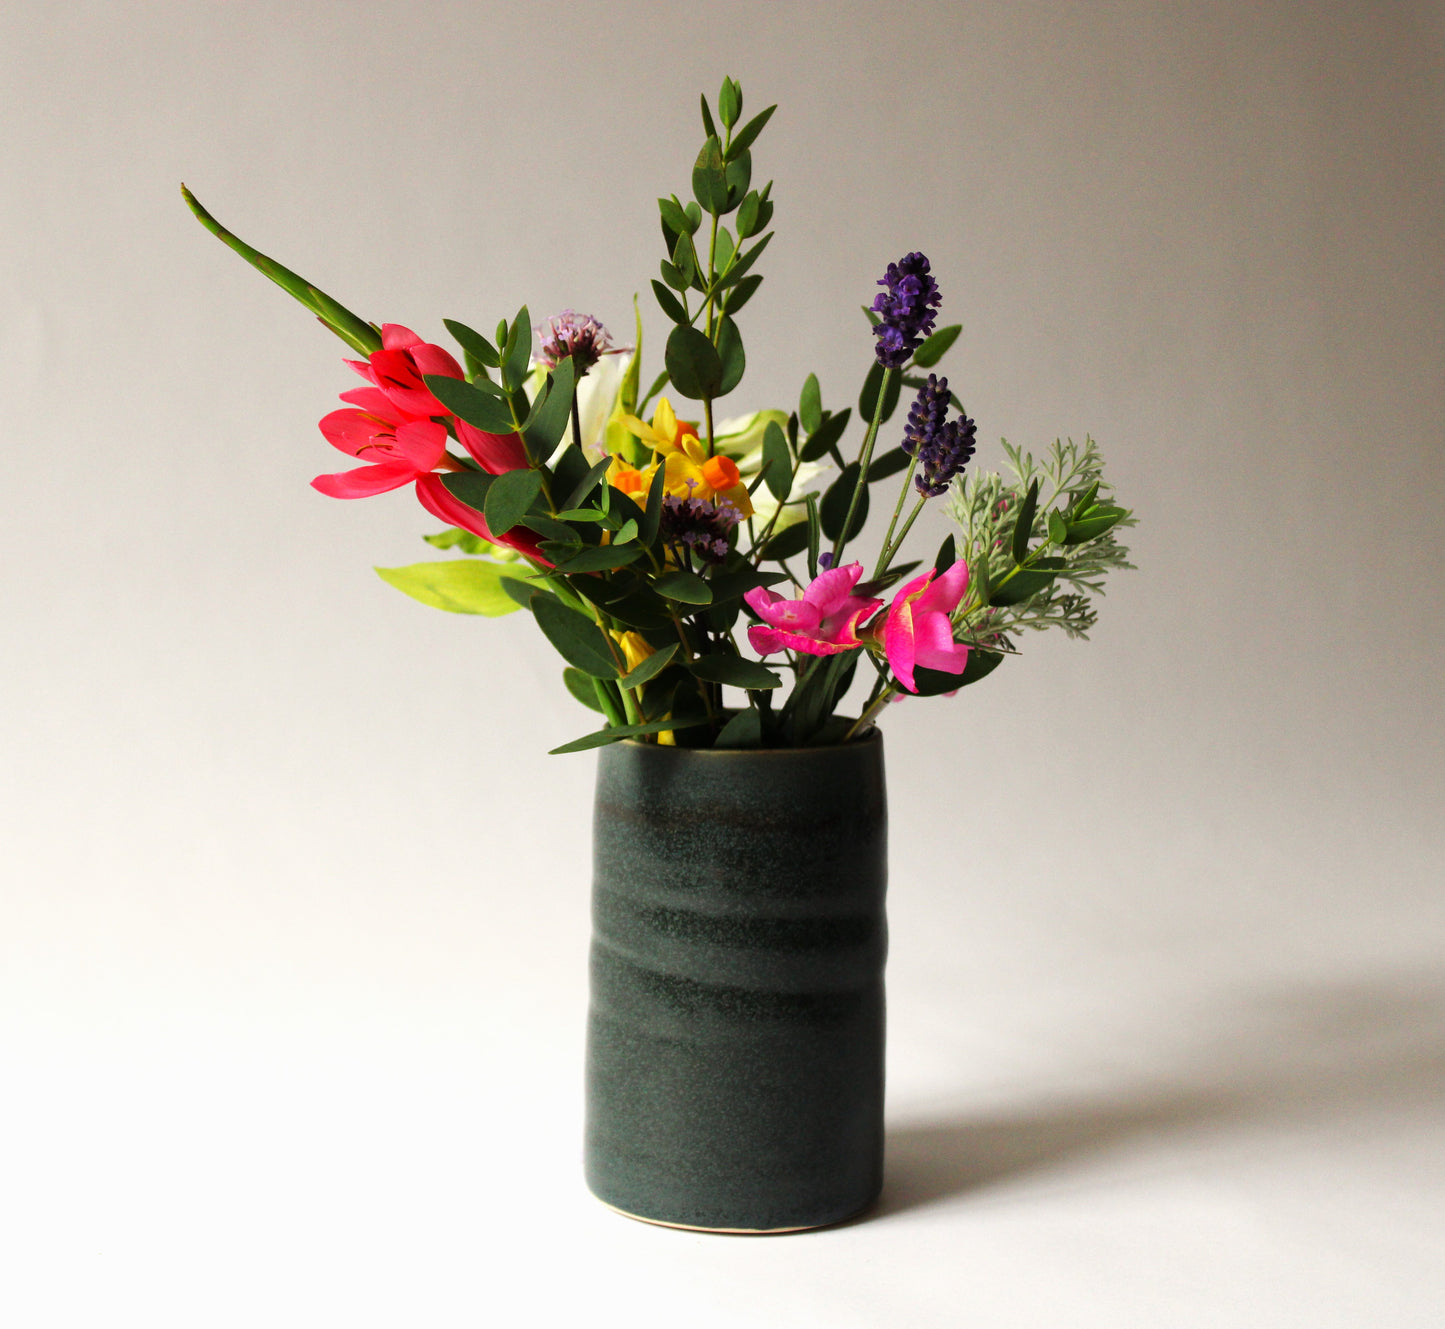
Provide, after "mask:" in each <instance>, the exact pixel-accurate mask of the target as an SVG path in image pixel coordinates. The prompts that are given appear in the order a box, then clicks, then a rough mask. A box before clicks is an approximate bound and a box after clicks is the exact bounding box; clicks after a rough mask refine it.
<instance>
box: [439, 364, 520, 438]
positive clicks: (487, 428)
mask: <svg viewBox="0 0 1445 1329" xmlns="http://www.w3.org/2000/svg"><path fill="white" fill-rule="evenodd" d="M423 381H424V382H425V383H426V386H427V389H428V391H430V392H431V394H432V396H433V397H435V398H436V399H437V400H438V401H439V402H441V404H442V405H443V406H445V407H446V408H447V410H449V411H450V412H451V413H452V414H453V415H455V416H456V417H457V419H459V420H465V421H466V422H467V423H468V424H469V425H474V426H475V427H476V428H478V429H480V430H481V431H482V432H483V433H485V434H511V433H515V432H516V428H517V426H516V423H515V422H514V421H513V419H512V413H511V411H510V410H508V408H507V404H506V402H505V401H503V400H502V399H501V398H500V397H498V396H497V395H496V394H495V393H493V392H488V391H486V390H485V389H484V388H481V387H478V386H477V384H475V383H468V382H466V380H464V379H460V378H450V377H448V376H447V375H446V374H427V375H425V376H424V378H423ZM483 381H484V382H485V380H483Z"/></svg>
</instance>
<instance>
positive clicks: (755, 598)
mask: <svg viewBox="0 0 1445 1329" xmlns="http://www.w3.org/2000/svg"><path fill="white" fill-rule="evenodd" d="M782 598H783V597H782V596H781V595H779V594H778V593H777V592H776V591H770V590H769V589H768V588H767V587H766V586H754V587H753V589H752V590H750V591H748V592H746V593H745V594H744V595H743V603H744V604H745V605H747V607H748V608H749V609H751V610H752V611H753V612H754V613H755V614H757V616H758V617H759V618H762V617H763V616H764V614H763V611H764V610H765V609H766V608H767V607H768V605H770V604H772V603H773V602H774V601H775V600H781V599H782Z"/></svg>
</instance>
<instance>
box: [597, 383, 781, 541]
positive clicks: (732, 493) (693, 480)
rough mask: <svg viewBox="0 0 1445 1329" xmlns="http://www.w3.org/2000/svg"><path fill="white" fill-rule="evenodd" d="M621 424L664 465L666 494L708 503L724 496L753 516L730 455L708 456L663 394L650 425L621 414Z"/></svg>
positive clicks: (735, 464)
mask: <svg viewBox="0 0 1445 1329" xmlns="http://www.w3.org/2000/svg"><path fill="white" fill-rule="evenodd" d="M622 424H623V426H624V427H625V428H626V429H627V431H628V432H629V433H630V434H633V435H635V436H636V437H637V438H640V439H642V440H643V441H644V442H645V443H647V444H649V445H650V446H651V447H652V450H653V451H654V452H655V453H656V454H657V456H658V457H659V458H661V460H662V463H663V465H664V466H665V467H666V468H667V480H666V488H667V492H668V493H669V494H671V495H674V496H675V497H677V498H701V499H704V500H706V501H707V502H709V503H710V502H712V501H713V500H715V499H719V498H724V499H726V500H727V501H728V502H729V503H731V504H732V505H733V506H734V507H735V508H737V510H738V512H739V513H741V514H742V516H743V517H744V518H748V517H751V516H752V515H753V505H752V500H751V498H750V497H749V495H748V487H747V486H746V485H745V484H743V482H742V474H741V472H739V470H738V467H737V463H736V462H735V461H733V459H732V458H731V457H724V456H721V455H718V456H716V457H709V456H708V455H707V448H706V446H705V445H704V444H703V442H702V440H701V439H700V438H698V436H697V428H696V426H694V425H691V424H689V423H688V422H687V421H686V420H679V419H678V418H677V413H676V412H675V411H674V410H673V409H672V403H671V402H670V401H668V399H667V398H666V397H659V398H658V401H657V410H656V411H654V412H653V416H652V423H651V424H645V423H644V422H643V421H641V420H639V419H638V418H637V417H636V416H635V415H625V416H623V417H622ZM619 487H620V486H619Z"/></svg>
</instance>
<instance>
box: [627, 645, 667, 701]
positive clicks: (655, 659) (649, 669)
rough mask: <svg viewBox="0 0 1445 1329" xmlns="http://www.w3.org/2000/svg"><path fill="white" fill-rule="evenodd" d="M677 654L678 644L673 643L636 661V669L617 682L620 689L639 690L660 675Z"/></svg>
mask: <svg viewBox="0 0 1445 1329" xmlns="http://www.w3.org/2000/svg"><path fill="white" fill-rule="evenodd" d="M677 652H678V643H677V642H673V643H672V645H671V646H664V647H662V648H661V649H660V650H656V651H653V653H652V654H651V655H649V656H648V657H647V658H646V659H645V660H640V661H638V664H637V667H636V668H635V669H633V670H631V671H630V672H628V673H626V674H624V675H623V676H622V677H621V678H620V679H619V680H618V682H617V686H618V687H620V688H634V689H635V688H640V687H641V686H642V685H643V684H644V683H648V682H650V681H651V680H652V679H654V678H656V677H657V676H658V674H660V673H662V671H663V670H664V669H666V668H667V666H668V665H669V664H671V663H672V657H673V656H674V655H676V654H677Z"/></svg>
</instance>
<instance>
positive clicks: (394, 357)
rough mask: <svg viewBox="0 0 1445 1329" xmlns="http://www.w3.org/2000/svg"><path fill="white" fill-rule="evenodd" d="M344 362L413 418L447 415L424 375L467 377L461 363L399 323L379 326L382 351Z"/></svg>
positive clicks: (401, 410)
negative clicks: (363, 358)
mask: <svg viewBox="0 0 1445 1329" xmlns="http://www.w3.org/2000/svg"><path fill="white" fill-rule="evenodd" d="M346 363H347V364H349V365H350V366H351V367H352V368H353V369H354V370H356V372H357V373H358V374H360V375H361V377H362V378H364V379H365V380H366V381H367V382H368V383H370V384H371V385H372V387H374V388H376V389H378V390H379V391H381V392H383V393H385V394H386V397H387V400H388V401H390V402H391V404H392V405H393V406H394V407H395V408H396V409H397V410H398V411H400V412H401V413H402V414H403V415H407V416H411V417H412V418H413V419H422V420H424V419H426V418H427V417H429V416H433V415H446V414H447V408H446V407H445V406H443V405H442V404H441V402H439V401H438V400H437V399H436V398H435V397H433V396H432V394H431V391H430V390H429V389H428V388H427V385H426V382H425V380H424V379H423V375H425V374H444V375H446V377H447V378H464V377H466V376H465V375H464V374H463V373H462V367H461V365H459V364H458V363H457V362H456V361H455V360H454V359H452V357H451V355H450V354H449V353H448V352H447V351H444V350H443V349H442V348H441V347H440V346H433V345H432V344H431V343H430V342H425V341H422V339H421V338H420V337H418V336H417V335H416V333H414V332H413V331H412V330H411V329H410V328H404V327H402V326H401V324H400V323H383V324H382V325H381V350H379V351H373V352H372V353H371V354H370V355H369V356H368V357H367V358H366V359H365V360H348V361H347V362H346Z"/></svg>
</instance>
